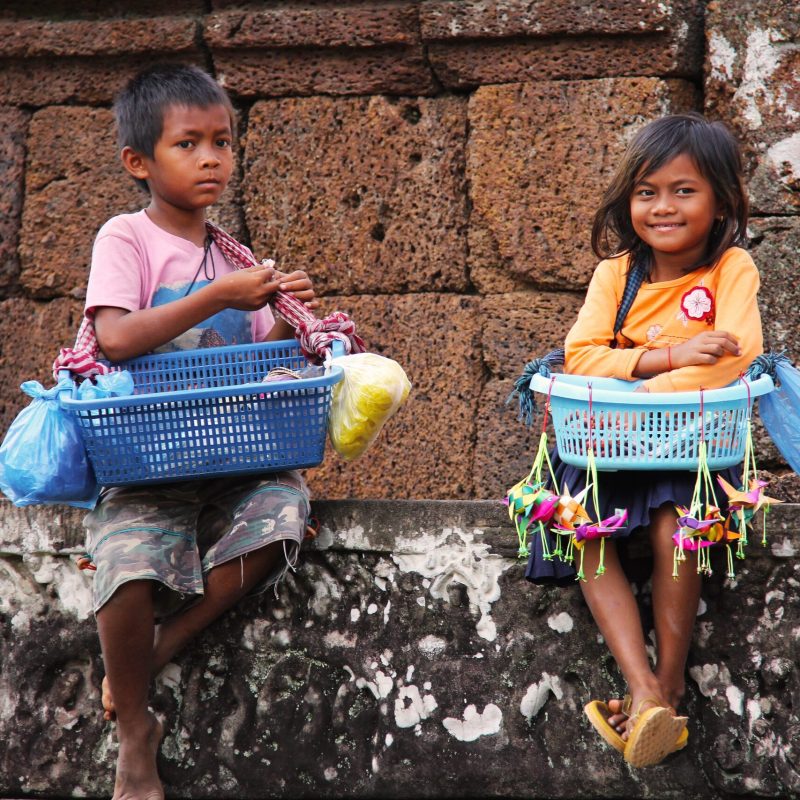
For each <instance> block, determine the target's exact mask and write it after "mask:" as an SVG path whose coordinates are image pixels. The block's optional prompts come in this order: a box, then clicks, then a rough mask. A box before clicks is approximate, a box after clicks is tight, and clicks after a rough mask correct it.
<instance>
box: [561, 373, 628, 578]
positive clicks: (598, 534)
mask: <svg viewBox="0 0 800 800" xmlns="http://www.w3.org/2000/svg"><path fill="white" fill-rule="evenodd" d="M587 388H588V390H589V409H588V420H587V428H588V430H587V435H588V442H587V445H588V447H587V453H586V489H584V491H583V492H581V494H579V495H578V497H581V498H582V497H584V496H585V495H586V494H587V493H588V492H589V491H590V490H591V492H592V502H593V503H594V509H595V513H596V514H598V513H599V512H598V509H599V508H600V498H599V495H598V490H597V463H596V461H595V457H594V437H593V431H594V419H593V416H592V411H593V409H592V384H591V383H589V384H587ZM570 499H573V498H570ZM576 505H577V508H578V509H579V512H578V513H579V514H582V516H583V517H585V520H584V521H582V522H580V523H578V524H576V520H575V518H574V517H573V518H571V519H569V518H568V519H567V520H566V524H565V522H564V521H563V520H562V521H561V522H557V523H556V525H555V526H554V528H555V531H556V532H557V533H560V532H562V531H566V532H568V533H570V534H571V536H570V540H569V545H568V546H567V553H566V555H565V557H564V560H565V561H568V562H569V561H572V559H573V550H578V551H579V552H580V555H581V558H580V563H579V565H578V573H577V575H576V580H579V581H585V580H586V575H585V573H584V570H583V557H584V547H583V546H584V543H585V542H586V541H589V540H592V539H599V540H600V558H599V560H598V564H597V570H596V572H595V577H596V578H597V577H599V576H600V575H602V574H603V573H604V572H605V571H606V567H605V547H606V539H607V538H608V537H609V536H611V535H613V534H614V533H615V532H616V531H618V530H619V529H620V528H624V527H625V524H626V522H627V520H628V511H627V509H616V510H615V513H614V514H613V515H612V516H610V517H608V518H607V519H604V520H599V521H597V522H592V521H591V518H590V517H589V515H588V514H587V513H586V510H585V509H584V508H583V506H581V505H580V504H576ZM566 508H569V504H568V503H567V504H566Z"/></svg>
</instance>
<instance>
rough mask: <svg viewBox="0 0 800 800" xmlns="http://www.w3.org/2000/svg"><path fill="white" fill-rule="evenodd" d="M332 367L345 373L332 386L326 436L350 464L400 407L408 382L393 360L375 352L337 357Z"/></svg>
mask: <svg viewBox="0 0 800 800" xmlns="http://www.w3.org/2000/svg"><path fill="white" fill-rule="evenodd" d="M331 364H335V365H336V366H339V367H341V368H342V369H343V370H344V378H343V379H342V380H341V381H339V383H337V384H335V385H334V387H333V396H332V398H331V416H330V422H329V424H328V434H329V435H330V437H331V444H332V445H333V447H334V449H335V450H336V452H337V453H338V454H339V455H340V456H342V458H345V459H347V460H348V461H352V460H353V459H355V458H358V457H359V456H360V455H361V454H362V453H363V452H364V451H365V450H366V449H367V448H368V447H369V446H370V445H371V444H372V442H373V441H374V440H375V437H376V436H377V435H378V434H379V433H380V430H381V428H382V427H383V425H384V423H385V422H386V421H387V420H388V419H389V418H390V417H391V416H392V415H393V414H394V413H395V412H396V411H397V409H398V408H400V406H401V405H403V403H404V402H405V401H406V398H407V397H408V393H409V391H410V390H411V383H410V382H409V380H408V378H407V377H406V373H405V372H404V370H403V368H402V367H401V366H400V365H399V364H398V363H397V362H396V361H392V359H391V358H385V357H384V356H379V355H376V354H375V353H354V354H353V355H349V356H339V357H338V358H334V359H332V360H331Z"/></svg>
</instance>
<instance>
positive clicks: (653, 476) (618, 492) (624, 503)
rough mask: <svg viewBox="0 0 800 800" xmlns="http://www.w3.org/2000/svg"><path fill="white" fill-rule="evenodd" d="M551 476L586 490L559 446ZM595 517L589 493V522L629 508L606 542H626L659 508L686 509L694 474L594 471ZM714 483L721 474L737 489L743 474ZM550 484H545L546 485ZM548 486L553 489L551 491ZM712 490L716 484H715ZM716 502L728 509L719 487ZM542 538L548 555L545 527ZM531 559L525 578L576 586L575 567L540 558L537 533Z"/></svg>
mask: <svg viewBox="0 0 800 800" xmlns="http://www.w3.org/2000/svg"><path fill="white" fill-rule="evenodd" d="M550 460H551V462H552V464H553V474H554V475H555V478H556V481H557V483H558V486H559V487H560V488H561V487H564V486H568V487H569V490H570V494H571V495H572V496H573V497H574V496H575V495H576V494H578V492H580V491H582V490H583V489H584V488H585V486H586V470H585V469H580V468H578V467H572V466H570V465H569V464H565V463H564V462H563V461H562V460H561V459H560V458H559V457H558V450H557V448H555V447H554V448H553V449H552V451H551V453H550ZM597 474H598V486H597V490H598V500H599V502H600V509H599V513H598V510H597V509H595V507H594V501H593V500H592V497H591V495H592V492H591V491H590V492H589V497H587V498H586V500H585V502H584V504H583V505H584V508H585V509H586V511H587V512H588V513H589V515H590V516H591V517H592V519H606V518H607V517H610V516H612V514H614V513H615V512H616V510H617V509H621V508H627V509H628V522H627V525H626V527H624V528H621V529H620V530H618V531H616V532H615V533H614V534H613V535H612V536H611V537H610V539H612V540H614V541H617V540H623V541H624V540H626V539H628V537H630V536H633V535H635V534H636V533H638V532H639V531H641V530H646V529H647V526H648V525H649V524H650V514H651V512H653V511H655V510H656V509H658V508H661V506H663V505H682V506H689V505H690V504H691V502H692V495H693V494H694V485H695V482H696V480H697V473H696V472H688V471H678V470H664V471H662V472H656V471H653V472H650V471H648V470H621V471H619V472H598V473H597ZM711 475H712V478H714V481H715V484H716V476H717V475H721V476H722V477H723V478H724V479H725V480H726V481H728V482H729V483H730V484H732V485H733V486H739V482H740V481H741V472H740V470H739V468H738V467H734V468H730V469H724V470H720V471H719V472H712V473H711ZM548 482H549V481H548ZM550 488H552V487H550ZM715 490H716V486H715ZM717 500H718V501H719V502H718V505H719V507H720V511H721V513H722V514H723V515H724V514H726V513H727V510H728V503H727V497H726V496H725V493H724V492H723V491H722V490H721V489H719V490H718V491H717ZM545 537H546V538H547V540H548V547H549V549H550V552H551V553H552V552H553V550H554V549H555V541H554V538H555V537H554V536H553V535H552V534H551V533H550V531H549V530H547V529H545ZM530 551H531V555H530V558H529V559H528V566H527V569H526V570H525V577H526V578H527V579H528V580H529V581H530V582H531V583H535V584H538V585H551V586H552V585H555V586H570V585H572V584H574V583H575V577H576V574H577V571H576V569H575V567H574V566H573V564H571V563H566V562H564V561H562V559H560V558H559V557H558V556H553V557H552V558H550V559H546V558H545V557H544V549H543V547H542V540H541V536H540V534H539V531H538V529H537V530H536V531H535V532H534V533H533V534H532V535H531V537H530Z"/></svg>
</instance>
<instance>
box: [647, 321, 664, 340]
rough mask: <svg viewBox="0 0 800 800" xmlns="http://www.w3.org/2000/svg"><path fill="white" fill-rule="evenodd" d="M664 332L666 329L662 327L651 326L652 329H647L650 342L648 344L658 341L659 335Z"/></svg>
mask: <svg viewBox="0 0 800 800" xmlns="http://www.w3.org/2000/svg"><path fill="white" fill-rule="evenodd" d="M663 330H664V329H663V328H662V327H661V325H651V326H650V327H649V328H648V329H647V341H648V342H653V341H655V340H656V339H658V335H659V334H660V333H661V331H663Z"/></svg>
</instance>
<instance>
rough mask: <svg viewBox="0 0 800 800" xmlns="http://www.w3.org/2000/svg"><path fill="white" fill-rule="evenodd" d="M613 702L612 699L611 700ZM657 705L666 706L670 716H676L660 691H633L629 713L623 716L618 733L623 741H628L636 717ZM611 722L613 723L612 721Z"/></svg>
mask: <svg viewBox="0 0 800 800" xmlns="http://www.w3.org/2000/svg"><path fill="white" fill-rule="evenodd" d="M612 702H613V701H612ZM657 706H663V707H665V708H668V709H669V710H670V711H671V712H672V716H673V717H675V716H677V712H676V711H675V709H674V708H673V707H672V706H671V705H670V704H669V703H668V702H667V701H666V700H664V699H663V698H662V697H661V695H660V693H659V694H656V693H654V692H645V693H641V692H634V693H633V695H632V700H631V712H632V713H631V715H630V716H629V717H624V723H623V725H622V730H621V731H620V733H621V734H622V739H623V741H626V742H627V741H628V737H629V736H630V734H631V731H632V730H633V729H634V727H635V726H636V722H637V719H636V718H637V717H638V716H639V715H640V714H642V713H644V712H645V711H647V709H648V708H656V707H657ZM612 724H613V723H612Z"/></svg>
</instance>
